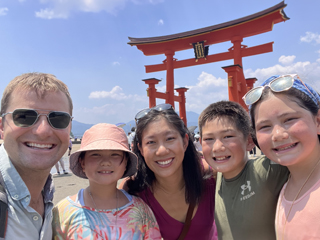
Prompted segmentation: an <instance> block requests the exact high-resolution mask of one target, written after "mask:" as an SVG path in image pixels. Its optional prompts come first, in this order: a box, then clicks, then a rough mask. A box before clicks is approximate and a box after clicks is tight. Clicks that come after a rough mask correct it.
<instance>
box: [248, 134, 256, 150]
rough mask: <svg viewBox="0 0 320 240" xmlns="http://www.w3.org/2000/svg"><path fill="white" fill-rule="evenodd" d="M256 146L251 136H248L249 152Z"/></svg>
mask: <svg viewBox="0 0 320 240" xmlns="http://www.w3.org/2000/svg"><path fill="white" fill-rule="evenodd" d="M254 146H255V144H254V142H253V140H252V137H251V135H249V136H248V140H247V151H251V150H252V149H253V148H254Z"/></svg>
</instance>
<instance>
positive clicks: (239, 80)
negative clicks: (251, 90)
mask: <svg viewBox="0 0 320 240" xmlns="http://www.w3.org/2000/svg"><path fill="white" fill-rule="evenodd" d="M222 68H223V69H224V70H225V71H226V72H227V73H228V93H229V100H230V101H234V102H237V103H239V104H240V105H241V106H242V107H244V108H245V109H247V110H248V108H247V105H246V104H245V103H244V102H243V100H242V96H243V95H245V94H246V92H247V84H246V80H245V79H244V75H243V71H242V67H241V66H240V65H231V66H227V67H222Z"/></svg>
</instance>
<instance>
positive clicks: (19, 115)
mask: <svg viewBox="0 0 320 240" xmlns="http://www.w3.org/2000/svg"><path fill="white" fill-rule="evenodd" d="M12 117H13V122H14V124H15V125H16V126H18V127H30V126H32V125H33V124H34V123H35V121H36V120H37V117H38V114H37V112H36V111H34V110H28V109H17V110H14V111H13V113H12Z"/></svg>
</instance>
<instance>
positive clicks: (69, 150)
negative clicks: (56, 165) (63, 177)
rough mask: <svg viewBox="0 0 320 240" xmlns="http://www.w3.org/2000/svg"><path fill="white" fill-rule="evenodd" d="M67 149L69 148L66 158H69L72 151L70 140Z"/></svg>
mask: <svg viewBox="0 0 320 240" xmlns="http://www.w3.org/2000/svg"><path fill="white" fill-rule="evenodd" d="M68 148H69V152H68V156H70V154H71V150H72V140H71V138H70V139H69V146H68ZM61 166H62V165H61Z"/></svg>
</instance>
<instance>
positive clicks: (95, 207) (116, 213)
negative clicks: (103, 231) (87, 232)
mask: <svg viewBox="0 0 320 240" xmlns="http://www.w3.org/2000/svg"><path fill="white" fill-rule="evenodd" d="M89 195H90V197H91V200H92V203H93V206H94V209H95V210H94V211H95V212H97V213H98V216H99V219H100V222H101V225H102V226H103V227H104V228H105V227H106V226H105V225H104V222H103V221H102V218H101V216H100V211H102V212H106V211H109V210H108V209H98V208H97V205H96V203H95V201H94V199H93V195H92V193H91V191H90V188H89ZM116 201H117V203H116V209H115V215H116V226H115V229H116V232H117V222H118V211H119V208H118V189H117V191H116Z"/></svg>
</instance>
